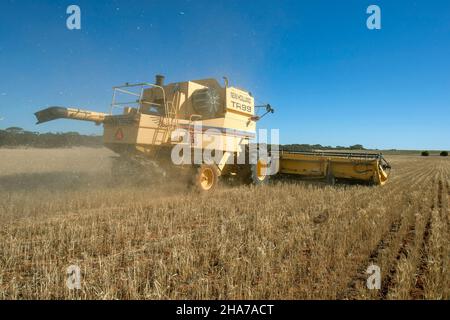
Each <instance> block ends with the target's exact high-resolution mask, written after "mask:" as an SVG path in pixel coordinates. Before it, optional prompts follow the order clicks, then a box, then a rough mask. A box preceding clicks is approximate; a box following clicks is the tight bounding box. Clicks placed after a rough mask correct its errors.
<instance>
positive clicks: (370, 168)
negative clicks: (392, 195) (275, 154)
mask: <svg viewBox="0 0 450 320" xmlns="http://www.w3.org/2000/svg"><path fill="white" fill-rule="evenodd" d="M279 173H284V174H295V175H300V176H304V177H308V178H326V177H327V176H328V175H330V174H331V175H332V176H333V177H335V178H337V179H348V180H359V181H367V182H373V183H375V184H377V185H384V184H385V183H386V181H387V173H386V172H385V171H384V170H383V169H382V168H381V164H380V161H379V160H378V159H364V158H363V157H361V158H350V157H345V156H331V155H327V154H326V153H323V154H320V155H319V154H311V155H309V154H302V153H295V152H286V151H282V152H280V168H279Z"/></svg>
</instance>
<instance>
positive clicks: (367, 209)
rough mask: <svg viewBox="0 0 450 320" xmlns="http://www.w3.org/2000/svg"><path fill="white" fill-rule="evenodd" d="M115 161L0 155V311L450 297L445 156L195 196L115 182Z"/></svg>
mask: <svg viewBox="0 0 450 320" xmlns="http://www.w3.org/2000/svg"><path fill="white" fill-rule="evenodd" d="M112 155H113V154H112V153H111V152H110V151H108V150H106V149H89V148H73V149H51V150H50V149H49V150H45V149H11V150H7V149H0V226H1V228H0V298H1V299H449V298H450V273H449V261H450V260H449V257H450V225H449V215H450V211H449V199H450V186H449V184H450V158H448V157H446V158H444V157H439V156H430V157H420V156H406V155H390V156H388V157H387V158H388V160H389V161H390V162H391V164H392V167H393V168H392V171H391V175H390V179H389V181H388V183H387V184H386V185H385V186H383V187H373V186H362V185H336V186H327V185H325V184H323V183H320V182H317V183H311V182H303V181H299V180H297V179H283V180H276V181H274V182H272V183H271V184H269V185H266V186H260V187H253V186H237V187H230V186H226V185H223V186H221V187H220V188H218V190H217V191H216V192H215V193H214V194H210V195H199V194H197V193H195V192H193V191H191V190H189V189H188V188H186V185H185V184H184V183H180V182H176V181H170V180H169V179H166V181H161V179H155V180H151V179H149V180H148V181H147V182H146V183H142V181H140V182H139V183H136V181H133V180H127V179H123V180H117V179H114V178H112V176H111V174H110V170H111V156H112ZM163 180H164V179H163ZM370 265H375V266H377V267H379V270H380V280H381V284H380V287H379V289H377V288H374V289H368V287H367V283H366V282H367V279H368V277H369V276H370V275H369V274H368V273H367V272H366V271H367V269H368V267H369V266H370ZM70 266H77V267H78V268H79V270H80V277H79V278H80V288H79V289H73V290H70V289H69V288H68V286H67V280H68V278H69V275H68V274H67V272H68V268H69V267H70Z"/></svg>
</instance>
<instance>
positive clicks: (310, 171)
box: [35, 75, 390, 191]
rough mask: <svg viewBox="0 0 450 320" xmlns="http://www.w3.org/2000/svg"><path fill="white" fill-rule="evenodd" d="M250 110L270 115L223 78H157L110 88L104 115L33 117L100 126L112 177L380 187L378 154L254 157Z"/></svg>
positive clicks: (67, 112)
mask: <svg viewBox="0 0 450 320" xmlns="http://www.w3.org/2000/svg"><path fill="white" fill-rule="evenodd" d="M256 108H264V109H265V110H266V113H265V114H267V113H273V109H272V108H271V107H270V105H265V106H255V104H254V98H253V96H252V95H251V93H249V92H247V91H245V90H242V89H240V88H237V87H232V86H228V80H227V79H226V78H225V85H224V86H221V85H220V84H219V83H218V82H217V81H216V80H215V79H202V80H193V81H185V82H177V83H171V84H167V85H165V84H164V77H163V76H161V75H157V76H156V81H155V83H139V84H128V83H127V84H125V85H123V86H117V87H114V88H113V99H112V103H111V108H110V110H109V113H100V112H94V111H86V110H81V109H78V108H64V107H50V108H47V109H45V110H41V111H38V112H36V113H35V115H36V118H37V120H38V123H43V122H47V121H51V120H55V119H61V118H65V119H74V120H82V121H91V122H94V123H96V124H98V125H99V124H103V128H104V131H103V140H104V144H105V146H106V147H107V148H109V149H111V150H113V151H114V152H115V153H117V154H118V155H119V156H118V157H117V158H116V159H115V165H114V166H113V174H119V173H120V174H127V175H130V174H131V171H133V172H134V174H136V173H137V174H138V175H140V174H143V173H144V172H146V171H148V170H149V168H150V167H153V168H154V167H157V168H159V169H161V171H162V172H163V173H165V174H169V175H170V174H176V175H178V174H179V172H180V171H179V170H183V171H184V172H188V174H189V175H190V177H191V179H190V180H191V182H192V183H193V185H194V186H195V187H196V188H197V189H198V190H200V191H211V190H213V189H214V188H215V187H216V185H217V183H218V181H219V178H220V179H223V178H226V177H232V178H234V179H237V180H239V181H241V182H243V183H255V184H261V183H265V182H266V181H267V180H268V178H269V176H272V175H275V174H294V175H299V176H303V177H307V178H321V179H327V180H328V181H329V182H330V183H334V181H335V180H336V179H337V180H353V181H361V182H370V183H373V184H377V185H383V184H384V183H385V182H386V180H387V172H386V170H387V169H389V168H390V166H389V164H388V163H387V162H386V161H385V160H384V158H383V157H382V156H381V154H366V153H358V154H355V153H353V154H347V153H313V152H311V153H304V152H303V153H298V152H285V151H280V152H278V151H277V150H272V151H269V152H266V153H265V152H260V151H261V150H259V149H258V148H259V147H256V148H255V147H254V145H253V144H250V141H251V140H252V139H253V138H255V135H256V122H257V121H258V120H259V119H260V118H261V117H260V116H257V115H256V111H255V109H256ZM117 109H119V110H120V112H119V113H117V112H116V110H117ZM265 114H264V115H265ZM130 168H133V170H130ZM118 176H120V175H118Z"/></svg>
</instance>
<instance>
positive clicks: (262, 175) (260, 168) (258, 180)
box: [251, 159, 270, 185]
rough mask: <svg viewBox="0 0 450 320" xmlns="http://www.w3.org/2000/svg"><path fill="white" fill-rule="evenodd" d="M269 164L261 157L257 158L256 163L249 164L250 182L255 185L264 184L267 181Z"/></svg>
mask: <svg viewBox="0 0 450 320" xmlns="http://www.w3.org/2000/svg"><path fill="white" fill-rule="evenodd" d="M268 167H269V164H268V163H267V161H265V160H263V159H258V161H257V162H256V164H252V165H251V173H252V182H253V184H255V185H261V184H266V183H267V182H268V181H269V177H270V175H268Z"/></svg>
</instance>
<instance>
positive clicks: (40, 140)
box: [0, 127, 365, 151]
mask: <svg viewBox="0 0 450 320" xmlns="http://www.w3.org/2000/svg"><path fill="white" fill-rule="evenodd" d="M81 146H85V147H102V146H103V138H102V136H97V135H83V134H80V133H78V132H64V133H62V132H61V133H51V132H47V133H39V132H33V131H26V130H24V129H22V128H19V127H10V128H6V129H3V130H2V129H0V148H1V147H34V148H64V147H81ZM280 148H281V149H283V150H285V151H313V150H319V149H320V150H365V148H364V146H363V145H361V144H355V145H352V146H349V147H344V146H336V147H331V146H322V145H320V144H312V145H311V144H287V145H282V146H280Z"/></svg>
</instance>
